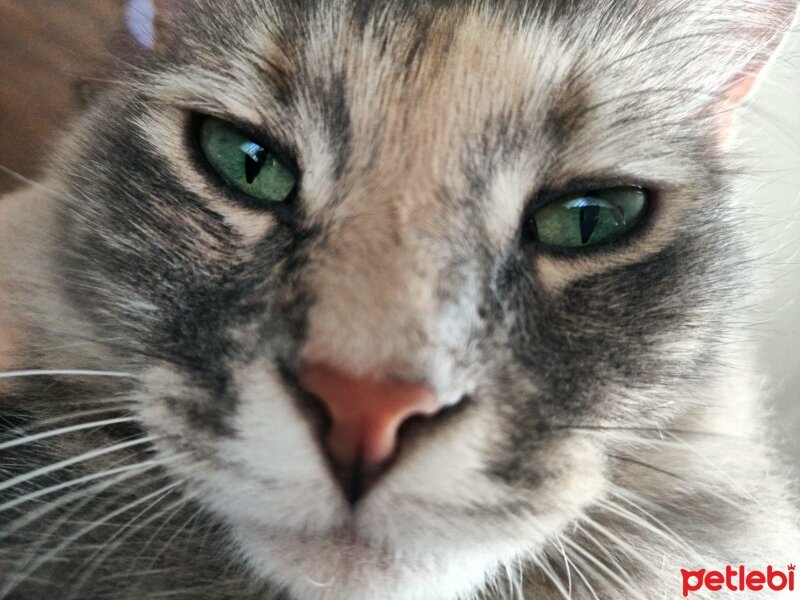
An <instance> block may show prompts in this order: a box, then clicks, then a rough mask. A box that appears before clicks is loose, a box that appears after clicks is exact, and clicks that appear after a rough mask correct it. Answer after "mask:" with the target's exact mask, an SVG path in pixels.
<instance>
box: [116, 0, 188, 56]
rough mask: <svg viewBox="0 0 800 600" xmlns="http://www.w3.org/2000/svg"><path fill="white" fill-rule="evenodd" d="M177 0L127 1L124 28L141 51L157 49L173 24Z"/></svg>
mask: <svg viewBox="0 0 800 600" xmlns="http://www.w3.org/2000/svg"><path fill="white" fill-rule="evenodd" d="M177 3H178V0H127V1H126V2H125V26H126V28H127V30H128V33H129V34H130V35H131V37H132V38H133V40H134V41H135V42H136V43H137V45H138V46H139V47H140V48H142V49H143V50H146V51H150V50H155V49H157V48H158V47H159V46H160V45H162V44H163V41H164V38H165V34H166V31H167V30H168V29H170V26H171V24H172V22H173V19H174V16H175V12H176V8H177V7H176V5H177Z"/></svg>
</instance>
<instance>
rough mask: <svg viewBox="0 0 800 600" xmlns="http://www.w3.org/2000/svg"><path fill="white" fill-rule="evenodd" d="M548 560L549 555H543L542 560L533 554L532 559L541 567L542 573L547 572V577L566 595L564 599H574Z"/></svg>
mask: <svg viewBox="0 0 800 600" xmlns="http://www.w3.org/2000/svg"><path fill="white" fill-rule="evenodd" d="M546 560H547V555H545V556H543V557H542V560H540V559H539V558H537V557H535V556H531V561H532V562H533V563H534V564H535V565H536V566H537V567H539V569H540V570H541V571H542V573H544V574H545V576H546V577H547V579H548V580H549V581H550V582H551V583H552V584H553V585H554V586H555V588H556V590H557V591H558V592H559V593H560V594H561V595H562V596H563V597H564V600H572V598H571V596H570V595H569V592H568V591H567V589H566V588H565V587H564V584H563V583H562V582H561V580H560V579H559V578H558V576H557V575H556V573H555V571H553V569H552V567H551V566H550V564H549V563H548V562H545V561H546Z"/></svg>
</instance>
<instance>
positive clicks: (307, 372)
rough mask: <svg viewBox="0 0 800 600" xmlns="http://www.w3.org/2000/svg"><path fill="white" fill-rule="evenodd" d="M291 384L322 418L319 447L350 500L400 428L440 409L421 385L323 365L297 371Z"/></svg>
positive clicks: (385, 458)
mask: <svg viewBox="0 0 800 600" xmlns="http://www.w3.org/2000/svg"><path fill="white" fill-rule="evenodd" d="M297 382H298V384H299V386H300V388H301V389H302V390H303V392H304V395H305V396H306V398H307V399H314V401H315V403H316V404H317V405H318V406H322V407H323V409H324V413H325V414H326V415H327V417H328V423H329V427H328V429H327V430H326V431H323V432H322V435H323V440H324V441H323V448H324V450H325V451H326V453H327V455H328V458H329V459H330V460H331V462H332V465H333V467H334V473H335V474H336V476H337V479H338V480H339V482H340V484H342V487H343V490H344V491H345V494H346V495H347V497H348V498H349V499H351V501H355V500H357V499H358V498H359V497H360V496H361V495H362V494H363V492H364V491H365V490H366V489H367V488H368V487H369V484H370V483H371V482H372V481H374V479H375V478H376V477H377V476H378V475H379V474H380V473H381V472H382V471H383V470H384V469H385V468H386V466H387V465H388V464H389V463H390V462H391V460H392V458H393V457H394V455H395V452H396V449H397V444H398V435H399V430H400V428H401V427H402V426H403V424H404V423H406V422H407V421H408V420H409V419H413V418H415V417H418V416H419V417H423V418H427V417H430V416H433V415H435V414H436V413H438V412H439V410H440V409H441V406H440V404H439V400H438V398H437V396H436V394H435V393H434V391H433V390H432V389H431V388H430V387H429V386H428V385H427V384H425V383H423V382H405V381H392V380H387V379H378V378H374V377H364V376H356V375H352V374H350V373H347V372H343V371H341V370H338V369H336V368H334V367H331V366H329V365H324V364H313V365H308V366H305V367H303V368H302V369H301V370H300V373H299V375H298V379H297Z"/></svg>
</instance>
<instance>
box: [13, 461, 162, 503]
mask: <svg viewBox="0 0 800 600" xmlns="http://www.w3.org/2000/svg"><path fill="white" fill-rule="evenodd" d="M167 462H169V459H166V460H165V459H159V460H148V461H145V462H142V463H136V464H134V465H125V466H122V467H115V468H113V469H108V470H106V471H101V472H100V473H92V474H90V475H85V476H83V477H78V478H76V479H70V480H69V481H64V482H62V483H59V484H57V485H51V486H48V487H46V488H42V489H40V490H36V491H35V492H31V493H29V494H25V495H24V496H20V497H19V498H14V499H13V500H9V501H8V502H5V503H3V504H0V512H2V511H5V510H10V509H12V508H14V507H15V506H19V505H20V504H24V503H26V502H30V501H31V500H35V499H36V498H41V497H42V496H46V495H48V494H52V493H53V492H57V491H59V490H63V489H65V488H69V487H73V486H76V485H80V484H82V483H87V482H89V481H94V480H95V479H102V478H105V477H110V476H112V475H116V474H117V473H124V472H126V471H134V470H137V469H148V468H150V467H151V466H155V465H162V464H166V463H167Z"/></svg>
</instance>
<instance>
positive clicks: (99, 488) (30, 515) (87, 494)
mask: <svg viewBox="0 0 800 600" xmlns="http://www.w3.org/2000/svg"><path fill="white" fill-rule="evenodd" d="M155 466H157V465H150V466H149V467H147V468H144V469H141V470H131V471H127V472H125V473H122V474H120V475H118V476H117V477H115V478H114V479H112V480H110V481H100V482H99V483H96V484H94V485H92V486H89V487H87V488H83V489H80V490H76V491H74V492H71V493H69V494H67V495H65V496H62V497H61V498H59V499H58V500H57V501H54V502H48V503H46V504H45V505H44V506H42V507H41V508H40V509H38V510H33V511H28V512H26V513H25V514H24V515H22V516H21V517H19V518H18V519H16V520H14V521H11V522H10V523H8V525H6V526H5V527H4V528H3V529H1V530H0V539H3V538H7V537H10V536H12V535H14V534H15V533H16V532H17V531H19V530H20V529H23V528H25V527H28V526H29V525H31V524H33V523H35V522H36V521H38V520H39V519H41V518H42V517H44V516H46V515H48V514H50V513H51V512H53V511H55V510H58V509H60V508H63V507H65V506H67V505H69V504H70V503H72V502H73V501H76V500H81V499H83V500H84V502H83V503H81V504H79V505H78V507H77V508H76V509H75V511H77V510H80V509H81V508H82V507H83V505H84V504H85V503H86V502H89V501H90V500H92V499H93V498H94V497H96V496H97V495H99V494H101V493H103V492H104V491H106V490H107V489H109V488H111V487H113V486H115V485H117V484H118V483H122V482H124V481H127V480H129V479H132V478H134V477H138V476H139V475H141V474H142V473H145V472H147V471H148V470H150V469H152V468H153V467H155ZM75 511H73V512H72V513H68V514H66V515H64V516H63V517H62V518H61V519H59V520H58V521H57V522H56V523H55V524H54V525H53V527H51V529H50V531H49V533H46V534H44V535H42V536H41V540H42V542H40V543H43V541H44V539H45V538H46V537H47V536H49V535H50V534H51V533H53V532H54V531H57V530H58V529H59V528H60V527H61V525H63V524H64V523H65V522H67V521H68V520H69V519H70V517H71V516H72V514H74V513H75Z"/></svg>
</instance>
